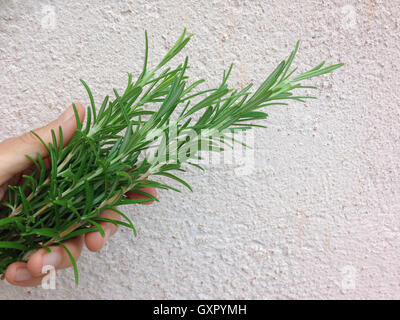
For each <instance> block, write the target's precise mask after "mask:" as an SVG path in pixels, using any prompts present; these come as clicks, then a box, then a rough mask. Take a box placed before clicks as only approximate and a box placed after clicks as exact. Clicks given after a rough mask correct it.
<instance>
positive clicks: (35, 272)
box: [0, 103, 157, 286]
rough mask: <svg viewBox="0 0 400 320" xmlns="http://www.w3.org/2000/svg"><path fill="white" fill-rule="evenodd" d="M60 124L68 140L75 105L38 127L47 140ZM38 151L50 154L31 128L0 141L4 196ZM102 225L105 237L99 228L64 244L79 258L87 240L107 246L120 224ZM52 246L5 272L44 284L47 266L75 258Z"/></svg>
mask: <svg viewBox="0 0 400 320" xmlns="http://www.w3.org/2000/svg"><path fill="white" fill-rule="evenodd" d="M75 105H76V108H77V111H78V114H79V118H80V119H81V122H83V119H84V117H85V109H84V108H83V106H82V105H81V104H79V103H77V104H75ZM59 126H61V127H62V129H63V137H64V141H65V143H68V142H69V141H70V140H71V138H72V137H73V135H74V133H75V131H76V128H77V127H76V119H75V115H74V111H73V108H72V106H70V107H69V108H68V109H67V110H66V111H65V112H64V113H63V114H62V115H61V116H60V117H59V118H58V119H57V120H54V121H53V122H51V123H49V124H48V125H47V126H45V127H43V128H40V129H37V130H34V131H35V132H36V134H38V135H39V136H40V137H41V138H42V139H43V141H44V142H45V143H49V142H51V141H52V136H51V130H52V129H53V130H54V132H56V133H58V127H59ZM57 138H58V137H57ZM37 153H40V155H41V156H42V157H43V158H44V159H45V160H46V157H48V154H47V151H46V148H44V146H43V145H42V144H41V143H40V141H39V140H38V139H37V138H36V137H35V136H34V135H33V134H32V133H30V132H29V133H25V134H23V135H22V136H20V137H16V138H10V139H7V140H4V141H3V142H0V200H1V199H2V198H3V197H4V195H5V194H6V192H7V189H8V186H9V185H18V184H19V182H20V180H21V177H22V175H23V174H25V173H26V172H29V170H30V167H32V162H31V161H30V160H29V159H28V158H27V157H25V155H29V156H30V157H32V158H33V159H35V160H37V157H36V154H37ZM45 162H46V161H45ZM142 191H144V192H146V193H148V194H150V195H153V196H156V195H157V193H156V190H155V189H154V188H143V189H142ZM127 196H128V197H129V198H132V199H137V198H145V196H143V195H139V194H136V193H128V194H127ZM150 203H151V202H145V203H143V204H150ZM100 217H103V218H108V219H112V220H119V219H120V215H119V214H117V213H116V212H114V211H112V210H105V211H103V212H102V213H101V214H100ZM100 225H101V226H102V228H103V229H104V232H105V237H104V238H103V237H102V236H101V234H100V233H99V232H90V233H87V234H85V235H81V236H78V237H76V238H73V239H69V240H67V241H65V242H64V245H65V246H66V247H67V248H68V250H69V251H70V252H71V254H72V256H73V257H74V259H75V260H77V259H78V258H79V256H80V254H81V251H82V248H83V245H84V244H86V247H87V248H88V249H89V250H90V251H93V252H95V251H99V250H100V249H101V248H102V247H103V246H104V244H105V242H106V241H107V239H108V238H109V237H110V236H112V235H113V234H114V233H115V232H116V231H117V227H116V226H115V225H114V224H112V223H110V222H102V223H100ZM50 249H51V252H50V253H49V252H47V251H46V250H45V249H39V250H38V251H36V252H35V253H34V254H33V255H32V256H31V257H30V258H29V260H28V262H26V263H25V262H14V263H12V264H10V265H9V266H8V268H7V270H6V273H5V278H6V279H7V281H8V282H9V283H11V284H13V285H18V286H37V285H39V284H41V282H42V279H43V277H44V276H45V275H46V274H43V273H42V268H43V266H45V265H52V266H54V267H55V269H65V268H69V267H71V266H72V263H71V260H70V258H69V256H68V254H67V252H66V251H65V250H64V248H63V247H61V246H52V247H50Z"/></svg>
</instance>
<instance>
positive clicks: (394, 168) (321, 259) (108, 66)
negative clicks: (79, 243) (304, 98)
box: [0, 0, 400, 299]
mask: <svg viewBox="0 0 400 320" xmlns="http://www.w3.org/2000/svg"><path fill="white" fill-rule="evenodd" d="M64 2H65V1H33V0H31V1H7V0H0V70H1V73H0V101H1V102H0V139H3V138H7V137H11V136H13V135H16V134H20V133H22V132H24V131H26V130H29V129H31V128H34V127H38V126H41V125H43V124H45V123H46V122H48V121H50V120H51V119H53V118H55V117H56V116H57V115H58V114H59V113H60V112H61V110H62V109H64V108H65V107H66V106H67V105H69V104H70V102H72V101H81V102H84V103H85V104H87V103H88V99H87V97H86V96H85V92H84V89H83V87H82V86H81V85H80V83H79V80H78V79H79V78H83V79H85V80H86V81H87V82H88V83H89V85H90V86H91V88H92V90H93V91H94V93H95V99H96V101H97V102H100V99H102V97H103V96H104V95H105V94H110V93H111V89H112V88H113V87H116V88H122V87H123V86H124V85H125V83H126V73H127V72H128V71H131V72H134V73H137V72H139V71H140V67H141V64H142V58H143V47H144V45H143V30H144V29H147V30H148V32H149V35H150V50H151V52H150V54H151V55H150V57H151V62H153V63H156V62H158V59H159V58H160V57H161V55H162V54H163V53H164V52H165V50H166V49H167V48H168V47H169V46H170V45H171V44H172V43H173V41H174V40H175V39H176V37H177V36H178V35H179V34H180V33H181V31H182V29H183V27H184V26H186V27H187V28H188V29H189V31H190V32H194V33H195V34H196V37H195V38H193V40H192V41H191V43H190V44H189V45H188V47H187V49H186V50H185V54H187V55H189V56H190V58H191V60H190V61H191V65H192V70H191V73H192V74H193V75H195V76H206V77H207V78H208V79H209V81H210V82H209V83H210V85H211V84H216V83H217V82H218V81H219V80H220V78H221V74H222V71H223V69H224V68H227V67H228V66H229V64H230V63H231V62H234V63H235V65H236V68H235V69H234V71H233V74H232V78H231V80H230V84H231V85H232V86H244V85H245V84H247V83H248V82H251V81H254V82H255V83H260V82H261V81H262V80H263V79H264V77H265V76H266V75H267V74H268V73H269V72H270V71H272V68H273V67H274V66H275V65H276V64H277V63H278V62H279V61H280V59H282V58H285V57H286V56H287V54H288V53H289V51H290V50H291V49H292V48H293V46H294V44H295V42H296V40H297V39H301V40H302V46H301V49H300V52H299V55H298V57H297V60H296V62H297V64H298V65H299V66H300V69H301V70H304V69H305V68H307V67H310V66H314V65H315V64H317V63H319V62H320V61H321V60H323V59H326V60H327V61H328V62H330V63H336V62H338V61H341V62H345V63H346V66H345V67H344V68H342V69H341V70H340V72H336V73H335V74H333V75H328V76H324V77H323V78H319V79H315V80H314V81H313V83H315V84H317V85H318V86H319V88H320V90H319V91H318V93H317V95H318V96H319V100H313V101H309V102H307V103H306V104H301V103H293V104H292V105H291V106H289V107H273V108H271V109H270V110H268V112H269V114H270V118H269V119H268V120H267V121H266V124H267V125H268V127H269V128H268V129H259V130H256V131H255V136H256V143H255V168H254V170H253V171H252V172H251V173H250V174H248V175H244V176H239V175H236V174H235V173H234V166H227V165H226V166H221V165H220V166H214V167H210V168H209V170H208V171H207V172H206V173H200V172H198V171H190V172H189V173H188V174H187V175H186V178H187V179H188V181H189V182H190V183H191V184H192V185H193V187H194V189H195V192H194V193H193V194H191V193H190V192H186V191H184V192H183V193H182V194H176V193H173V192H172V191H171V192H159V197H160V200H161V202H160V203H157V204H155V205H152V206H146V207H142V206H137V207H135V206H131V207H129V208H127V209H126V212H128V213H129V214H130V216H131V217H133V219H134V221H135V223H136V226H137V229H138V234H139V235H138V237H137V238H136V239H134V238H133V235H132V234H131V232H129V231H128V230H120V232H118V233H117V235H116V236H114V237H113V238H112V239H111V240H110V241H109V243H108V244H107V246H106V247H105V248H104V249H103V250H102V251H101V252H99V253H96V254H92V253H89V252H88V251H87V250H86V249H85V251H84V252H83V254H82V257H81V259H80V260H79V270H80V277H81V278H80V284H79V287H78V288H75V285H74V283H73V272H72V270H64V271H61V272H59V273H58V274H57V289H56V290H55V291H53V290H44V289H41V288H37V289H27V288H16V287H12V286H11V285H9V284H8V283H5V282H4V281H3V282H1V283H0V298H7V299H21V298H22V299H38V298H57V299H73V298H78V299H81V298H82V299H83V298H88V299H97V298H111V299H114V298H130V299H142V298H258V299H260V298H261V299H263V298H272V299H276V298H278V299H282V298H343V299H347V298H400V262H399V254H400V243H399V228H400V223H399V221H400V220H399V218H398V215H399V209H400V178H399V174H400V164H399V159H400V122H399V115H400V111H399V110H400V109H399V95H398V92H399V91H398V90H399V89H398V88H399V87H400V80H399V71H400V70H399V69H400V68H399V62H400V50H399V45H400V37H399V35H400V28H399V24H400V5H399V4H400V2H399V0H387V1H361V0H360V1H352V0H348V1H339V0H337V1H313V2H310V3H307V1H296V0H277V1H262V0H257V1H239V0H232V1H205V0H204V1H199V0H189V1H178V0H173V1H168V0H162V1H149V0H141V1H115V2H114V1H113V2H112V3H111V1H103V2H100V1H91V2H90V3H91V4H86V3H85V2H83V1H68V4H64ZM179 58H180V59H177V60H176V61H179V62H180V61H181V60H182V58H183V55H180V56H179Z"/></svg>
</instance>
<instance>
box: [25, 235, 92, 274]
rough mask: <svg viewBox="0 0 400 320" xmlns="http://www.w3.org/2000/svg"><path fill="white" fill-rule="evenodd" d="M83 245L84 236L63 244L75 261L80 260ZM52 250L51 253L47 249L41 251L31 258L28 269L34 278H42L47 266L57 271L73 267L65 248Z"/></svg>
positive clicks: (55, 247) (52, 248)
mask: <svg viewBox="0 0 400 320" xmlns="http://www.w3.org/2000/svg"><path fill="white" fill-rule="evenodd" d="M83 243H84V237H83V236H78V237H76V238H73V239H70V240H67V241H65V242H63V244H64V245H65V246H66V247H67V249H68V251H69V252H70V253H71V254H72V256H73V257H74V259H75V260H78V258H79V256H80V254H81V251H82V248H83ZM50 249H51V252H47V251H46V250H45V249H40V250H38V251H37V252H35V253H34V254H33V255H32V256H31V257H30V258H29V261H28V264H27V267H28V270H29V272H30V273H31V274H32V275H33V276H35V277H38V276H40V275H41V274H42V269H43V267H44V266H46V265H51V266H53V267H54V268H56V269H65V268H69V267H71V266H72V262H71V259H70V258H69V256H68V253H67V252H66V251H65V250H64V248H63V247H61V246H52V247H50Z"/></svg>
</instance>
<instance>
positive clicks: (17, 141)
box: [0, 103, 85, 185]
mask: <svg viewBox="0 0 400 320" xmlns="http://www.w3.org/2000/svg"><path fill="white" fill-rule="evenodd" d="M75 106H76V109H77V111H78V114H79V118H80V121H81V122H82V121H83V119H84V117H85V109H84V108H83V106H82V105H81V104H79V103H76V104H75ZM59 126H61V127H62V131H63V140H64V143H65V144H67V143H68V142H69V141H70V140H71V138H72V137H73V135H74V133H75V131H76V128H77V126H76V118H75V113H74V109H73V107H72V105H71V106H70V107H69V108H68V109H67V110H65V111H64V113H62V114H61V115H60V117H59V118H58V119H56V120H54V121H52V122H50V123H49V124H48V125H47V126H45V127H43V128H40V129H36V130H33V131H34V132H35V133H36V134H37V135H38V136H39V137H41V138H42V139H43V141H44V142H45V144H49V143H50V142H52V135H51V130H52V129H53V130H54V132H55V134H56V137H57V140H58V138H59V136H58V135H59V130H58V127H59ZM37 153H39V154H40V155H41V156H42V157H46V156H48V154H47V151H46V148H45V147H44V146H43V144H42V143H41V142H40V141H39V139H38V138H37V137H36V136H35V135H34V134H33V133H32V132H28V133H24V134H23V135H21V136H19V137H15V138H10V139H7V140H4V141H3V142H0V185H2V184H3V183H4V182H6V181H8V180H9V179H10V178H12V177H13V176H14V175H16V174H18V173H20V172H21V171H23V170H25V169H27V168H29V167H30V166H31V165H32V161H30V160H29V159H28V158H27V157H25V155H29V156H30V157H32V158H33V159H35V160H37Z"/></svg>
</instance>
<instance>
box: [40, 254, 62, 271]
mask: <svg viewBox="0 0 400 320" xmlns="http://www.w3.org/2000/svg"><path fill="white" fill-rule="evenodd" d="M60 262H61V255H60V254H59V253H58V252H57V251H55V249H53V251H52V252H50V253H46V254H45V255H44V256H43V266H47V265H51V266H53V267H55V268H56V267H57V266H58V265H59V264H60Z"/></svg>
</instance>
